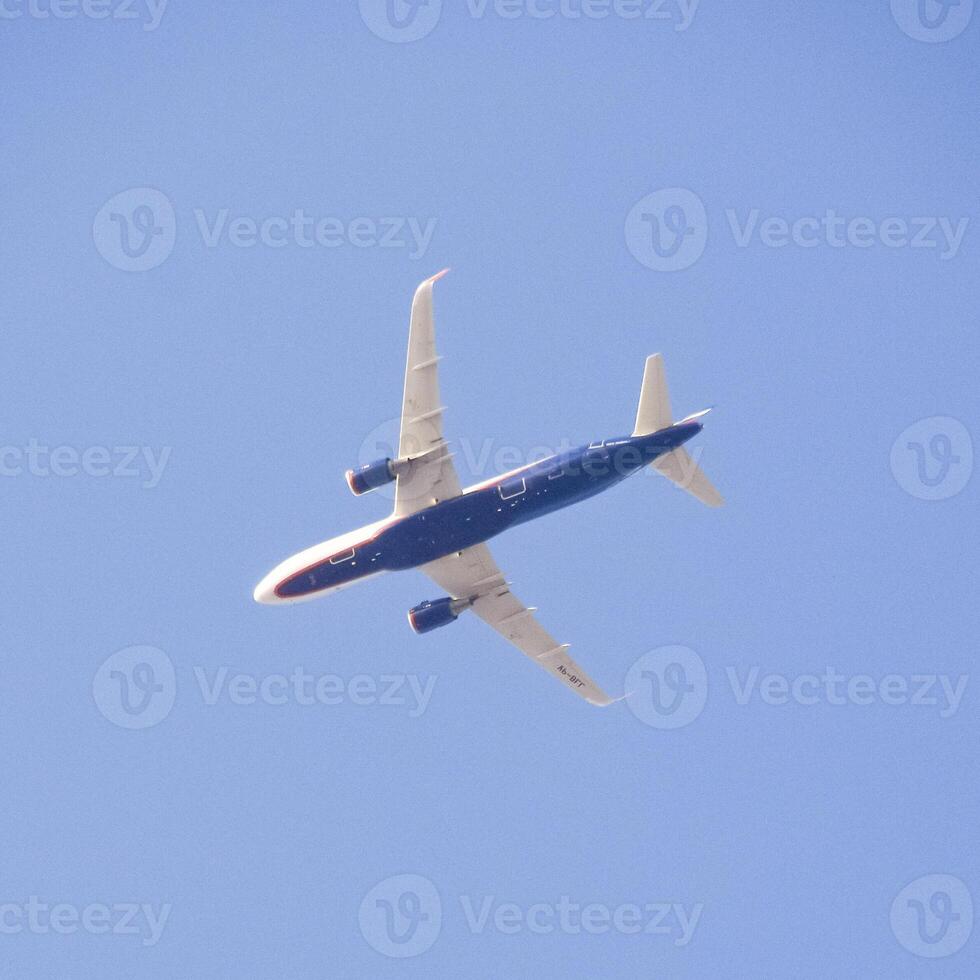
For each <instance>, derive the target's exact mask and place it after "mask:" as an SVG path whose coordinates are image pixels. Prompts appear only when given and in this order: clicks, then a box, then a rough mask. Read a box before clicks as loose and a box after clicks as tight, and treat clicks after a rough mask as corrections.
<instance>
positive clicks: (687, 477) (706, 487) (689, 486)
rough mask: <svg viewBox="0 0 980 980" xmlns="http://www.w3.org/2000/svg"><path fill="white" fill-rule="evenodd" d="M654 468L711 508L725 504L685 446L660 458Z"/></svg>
mask: <svg viewBox="0 0 980 980" xmlns="http://www.w3.org/2000/svg"><path fill="white" fill-rule="evenodd" d="M653 468H654V469H655V470H658V471H659V472H660V473H662V474H663V475H664V476H665V477H667V479H668V480H670V482H671V483H673V484H675V485H676V486H678V487H680V488H681V490H686V491H687V492H688V493H689V494H691V495H692V496H694V497H697V498H698V500H700V501H701V502H702V503H704V504H707V505H708V506H709V507H720V506H721V505H722V504H723V503H724V502H725V501H724V499H723V498H722V496H721V494H720V493H719V492H718V491H717V490H716V489H715V487H714V485H713V484H712V482H711V481H710V480H709V479H708V478H707V477H706V476H705V475H704V472H703V471H702V470H701V468H700V467H699V466H698V464H697V463H695V462H694V460H693V459H691V456H690V454H689V453H688V451H687V450H686V449H685V448H684V447H683V446H678V448H677V449H674V450H672V451H671V452H669V453H666V454H665V455H663V456H660V457H659V458H658V459H657V460H656V461H655V462H654V464H653Z"/></svg>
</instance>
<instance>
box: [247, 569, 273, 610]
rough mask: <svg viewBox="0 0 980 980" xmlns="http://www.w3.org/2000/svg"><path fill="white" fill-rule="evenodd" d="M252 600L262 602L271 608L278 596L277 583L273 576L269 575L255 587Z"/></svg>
mask: <svg viewBox="0 0 980 980" xmlns="http://www.w3.org/2000/svg"><path fill="white" fill-rule="evenodd" d="M252 598H253V599H254V600H255V601H256V602H261V603H262V604H263V605H265V606H271V605H272V604H273V603H274V602H276V601H277V599H278V597H277V596H276V583H275V582H274V581H273V580H272V578H271V576H269V575H267V576H266V577H265V578H264V579H262V581H261V582H259V584H258V585H257V586H255V591H254V592H253V593H252Z"/></svg>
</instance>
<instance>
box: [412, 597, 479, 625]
mask: <svg viewBox="0 0 980 980" xmlns="http://www.w3.org/2000/svg"><path fill="white" fill-rule="evenodd" d="M469 606H470V601H469V599H450V598H449V596H446V597H445V598H444V599H432V600H429V601H426V602H422V603H419V605H417V606H414V607H413V608H411V609H409V611H408V623H409V625H410V626H411V627H412V629H413V630H415V632H416V633H419V634H421V633H431V632H432V631H433V630H437V629H439V627H440V626H448V625H449V624H450V623H455V622H456V620H457V619H458V618H459V614H460V613H461V612H462V611H463V610H464V609H468V608H469Z"/></svg>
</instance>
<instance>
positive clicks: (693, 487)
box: [633, 354, 725, 507]
mask: <svg viewBox="0 0 980 980" xmlns="http://www.w3.org/2000/svg"><path fill="white" fill-rule="evenodd" d="M707 411H709V410H705V411H704V412H697V413H695V414H694V415H689V416H687V418H684V419H681V420H680V422H678V423H677V424H678V425H682V424H683V423H685V422H693V421H695V420H696V419H699V418H701V417H702V416H703V415H705V414H707ZM673 424H674V421H673V416H672V414H671V410H670V393H669V392H668V390H667V374H666V372H665V370H664V359H663V355H661V354H651V355H650V357H648V358H647V363H646V367H645V368H644V370H643V386H642V388H641V389H640V403H639V405H638V406H637V408H636V423H635V425H634V427H633V435H634V436H645V435H650V434H652V433H654V432H659V431H660V430H661V429H668V428H670V427H671V426H672V425H673ZM653 467H654V469H655V470H657V471H658V472H660V473H662V474H663V475H664V476H665V477H667V479H668V480H670V481H671V482H672V483H674V484H675V485H676V486H678V487H680V488H681V489H682V490H686V491H687V492H688V493H689V494H691V495H692V496H694V497H697V499H698V500H700V501H701V502H702V503H704V504H707V505H708V506H709V507H720V506H721V505H722V504H723V503H724V502H725V501H724V500H723V499H722V496H721V494H720V493H719V492H718V491H717V490H716V489H715V487H714V486H713V485H712V483H711V481H710V480H709V479H708V478H707V477H706V476H705V475H704V472H703V471H702V470H701V468H700V467H699V466H698V464H697V463H695V462H694V460H693V459H692V458H691V456H690V454H689V453H688V452H687V450H686V449H685V448H684V447H683V446H678V447H677V448H676V449H673V450H671V451H670V452H669V453H665V454H664V455H663V456H660V457H658V458H657V459H656V460H655V461H654V464H653Z"/></svg>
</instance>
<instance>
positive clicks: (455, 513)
mask: <svg viewBox="0 0 980 980" xmlns="http://www.w3.org/2000/svg"><path fill="white" fill-rule="evenodd" d="M513 522H514V515H513V514H512V513H511V512H510V510H509V509H508V508H503V507H500V506H499V496H498V495H497V491H496V490H495V489H488V490H481V491H477V492H475V493H468V494H464V495H463V496H461V497H455V498H453V499H452V500H447V501H444V502H443V503H440V504H437V505H436V506H435V507H430V508H428V509H427V510H424V511H420V512H419V513H418V514H413V515H412V516H411V517H408V518H406V519H405V520H403V521H400V522H399V523H398V524H396V525H395V526H394V527H391V528H389V529H388V530H387V531H385V532H384V533H383V534H381V535H380V537H379V538H378V545H379V547H380V549H381V550H382V551H383V554H384V565H385V567H386V568H390V569H403V568H415V567H416V566H418V565H424V564H426V562H430V561H435V560H436V559H437V558H442V557H443V555H448V554H451V553H452V552H454V551H462V550H463V549H464V548H470V547H472V546H473V545H475V544H479V543H480V542H482V541H486V540H488V539H489V538H492V537H493V536H494V535H497V534H499V533H500V532H501V531H504V530H506V529H507V528H508V527H509V526H510V525H511V524H512V523H513Z"/></svg>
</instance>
